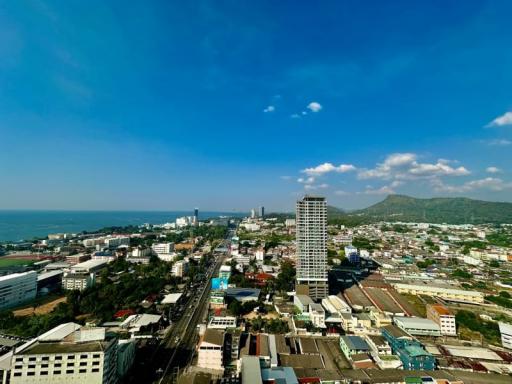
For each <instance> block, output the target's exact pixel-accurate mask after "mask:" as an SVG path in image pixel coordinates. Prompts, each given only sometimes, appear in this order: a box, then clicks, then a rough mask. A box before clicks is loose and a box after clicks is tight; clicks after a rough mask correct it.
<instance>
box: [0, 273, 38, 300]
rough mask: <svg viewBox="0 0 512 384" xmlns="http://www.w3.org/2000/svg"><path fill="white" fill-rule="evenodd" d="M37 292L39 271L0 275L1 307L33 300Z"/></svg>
mask: <svg viewBox="0 0 512 384" xmlns="http://www.w3.org/2000/svg"><path fill="white" fill-rule="evenodd" d="M36 294H37V272H36V271H30V272H23V273H13V274H10V275H6V276H0V309H5V308H9V307H13V306H16V305H19V304H22V303H24V302H26V301H29V300H32V299H34V298H35V297H36Z"/></svg>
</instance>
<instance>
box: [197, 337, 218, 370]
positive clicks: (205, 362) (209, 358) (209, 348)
mask: <svg viewBox="0 0 512 384" xmlns="http://www.w3.org/2000/svg"><path fill="white" fill-rule="evenodd" d="M223 353H224V331H222V330H218V329H206V332H205V333H204V336H203V340H202V341H201V344H200V346H199V351H198V356H197V366H198V367H201V368H207V369H215V370H222V369H223V366H224V364H223V358H222V356H223Z"/></svg>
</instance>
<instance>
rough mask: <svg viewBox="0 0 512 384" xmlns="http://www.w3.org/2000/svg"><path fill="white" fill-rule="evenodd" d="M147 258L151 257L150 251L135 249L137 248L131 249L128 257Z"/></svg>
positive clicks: (147, 249)
mask: <svg viewBox="0 0 512 384" xmlns="http://www.w3.org/2000/svg"><path fill="white" fill-rule="evenodd" d="M149 256H151V249H149V248H140V247H137V248H133V249H132V251H131V252H130V257H135V258H138V257H149Z"/></svg>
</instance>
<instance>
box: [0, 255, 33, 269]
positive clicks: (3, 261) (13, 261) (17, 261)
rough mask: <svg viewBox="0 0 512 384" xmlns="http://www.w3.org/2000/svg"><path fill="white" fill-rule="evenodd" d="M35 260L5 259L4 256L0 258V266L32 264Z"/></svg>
mask: <svg viewBox="0 0 512 384" xmlns="http://www.w3.org/2000/svg"><path fill="white" fill-rule="evenodd" d="M35 261H36V260H29V259H6V258H4V257H2V258H0V268H9V267H16V266H19V265H30V264H33V263H34V262H35Z"/></svg>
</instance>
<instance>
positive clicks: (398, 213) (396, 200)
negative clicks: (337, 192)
mask: <svg viewBox="0 0 512 384" xmlns="http://www.w3.org/2000/svg"><path fill="white" fill-rule="evenodd" d="M331 212H332V213H335V212H334V211H333V210H331ZM343 217H345V219H346V220H348V221H350V222H351V221H360V222H361V223H364V222H375V221H405V222H427V223H447V224H481V223H512V203H501V202H490V201H482V200H473V199H468V198H465V197H455V198H445V197H438V198H431V199H418V198H414V197H410V196H404V195H389V196H388V197H387V198H386V199H384V200H383V201H381V202H379V203H377V204H375V205H372V206H370V207H368V208H365V209H361V210H358V211H353V212H350V213H343V212H342V211H338V212H337V213H335V214H332V215H330V219H335V218H337V219H342V218H343Z"/></svg>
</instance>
